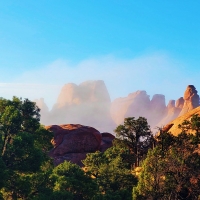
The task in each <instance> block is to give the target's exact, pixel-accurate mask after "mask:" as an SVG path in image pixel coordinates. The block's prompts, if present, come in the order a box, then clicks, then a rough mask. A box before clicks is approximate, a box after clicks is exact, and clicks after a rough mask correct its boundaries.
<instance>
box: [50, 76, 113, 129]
mask: <svg viewBox="0 0 200 200" xmlns="http://www.w3.org/2000/svg"><path fill="white" fill-rule="evenodd" d="M110 104H111V101H110V96H109V93H108V91H107V88H106V86H105V83H104V82H103V81H101V80H99V81H87V82H84V83H81V84H80V85H76V84H73V83H69V84H66V85H65V86H64V87H63V88H62V90H61V93H60V95H59V97H58V99H57V102H56V104H55V105H54V107H53V109H52V111H51V113H50V119H51V120H50V123H49V124H65V123H79V124H84V125H87V126H93V127H95V128H96V129H98V130H100V131H101V132H104V131H113V130H114V128H115V127H116V124H115V123H114V122H113V120H112V119H111V116H110Z"/></svg>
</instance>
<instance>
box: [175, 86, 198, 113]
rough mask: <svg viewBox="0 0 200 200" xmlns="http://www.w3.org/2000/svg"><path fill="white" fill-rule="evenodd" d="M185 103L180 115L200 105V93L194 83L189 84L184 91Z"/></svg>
mask: <svg viewBox="0 0 200 200" xmlns="http://www.w3.org/2000/svg"><path fill="white" fill-rule="evenodd" d="M183 99H184V105H183V108H182V110H181V112H180V114H179V116H181V115H183V114H185V113H187V112H188V111H190V110H192V109H194V108H196V107H198V106H199V95H198V94H197V90H196V88H195V87H194V86H193V85H188V86H187V88H186V91H185V93H184V97H183Z"/></svg>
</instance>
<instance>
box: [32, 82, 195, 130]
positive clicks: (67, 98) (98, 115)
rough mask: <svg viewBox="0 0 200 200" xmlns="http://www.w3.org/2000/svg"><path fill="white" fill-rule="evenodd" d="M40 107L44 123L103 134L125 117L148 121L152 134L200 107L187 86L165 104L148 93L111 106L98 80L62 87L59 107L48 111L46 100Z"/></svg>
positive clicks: (124, 98) (57, 105) (104, 87)
mask: <svg viewBox="0 0 200 200" xmlns="http://www.w3.org/2000/svg"><path fill="white" fill-rule="evenodd" d="M36 103H37V105H38V106H39V107H40V108H41V123H42V124H45V125H49V124H66V123H71V124H84V125H86V126H92V127H95V128H96V129H97V130H99V131H101V132H111V133H113V130H114V129H115V128H116V127H117V126H118V125H119V124H122V123H123V121H124V118H126V117H135V118H138V117H140V116H142V117H145V118H147V121H148V123H149V125H150V126H151V128H152V131H153V132H155V130H156V129H155V128H156V127H163V126H164V125H166V124H167V123H169V122H170V121H171V120H173V119H175V118H176V117H177V116H181V115H183V114H184V113H187V112H188V111H190V110H192V109H194V108H196V107H197V106H199V95H198V94H197V90H196V88H195V87H194V86H193V85H188V86H187V88H186V91H185V93H184V97H180V98H179V99H177V101H176V102H175V101H174V100H170V101H169V103H168V105H167V106H166V105H165V96H164V95H162V94H155V95H153V97H152V99H151V100H150V97H149V95H147V93H146V91H140V90H138V91H136V92H134V93H131V94H129V95H128V96H127V97H123V98H117V99H115V100H114V101H113V102H112V103H111V101H110V96H109V93H108V91H107V88H106V86H105V83H104V82H103V81H101V80H99V81H86V82H83V83H81V84H80V85H76V84H74V83H68V84H66V85H64V86H63V88H62V90H61V92H60V94H59V96H58V99H57V102H56V104H55V105H54V106H53V109H52V110H51V111H50V112H49V111H48V108H47V106H46V104H45V103H44V100H43V99H39V100H36Z"/></svg>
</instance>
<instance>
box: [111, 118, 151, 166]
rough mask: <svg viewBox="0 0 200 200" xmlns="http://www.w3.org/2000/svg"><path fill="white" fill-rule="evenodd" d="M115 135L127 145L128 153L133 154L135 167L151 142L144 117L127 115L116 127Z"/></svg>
mask: <svg viewBox="0 0 200 200" xmlns="http://www.w3.org/2000/svg"><path fill="white" fill-rule="evenodd" d="M115 132H116V136H117V138H119V139H120V140H122V141H124V143H125V144H126V145H127V146H128V148H129V150H130V154H133V155H134V156H135V159H136V161H135V163H134V165H135V167H137V166H139V163H140V161H141V160H142V158H143V157H144V155H146V154H147V151H148V148H149V147H150V145H151V144H152V139H153V135H152V133H151V130H150V126H149V125H148V123H147V120H146V118H144V117H139V118H138V119H135V118H134V117H128V118H125V119H124V124H123V125H119V126H118V127H117V128H116V129H115Z"/></svg>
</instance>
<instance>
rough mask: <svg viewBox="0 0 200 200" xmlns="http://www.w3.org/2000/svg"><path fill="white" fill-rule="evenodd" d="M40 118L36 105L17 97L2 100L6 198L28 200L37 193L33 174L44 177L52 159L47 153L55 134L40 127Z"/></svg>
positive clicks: (0, 123)
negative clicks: (44, 171) (47, 164)
mask: <svg viewBox="0 0 200 200" xmlns="http://www.w3.org/2000/svg"><path fill="white" fill-rule="evenodd" d="M39 119H40V114H39V108H38V107H37V106H36V104H35V103H34V102H31V101H29V100H28V99H25V100H22V99H19V98H17V97H13V99H12V100H6V99H3V98H1V99H0V134H1V138H0V145H1V161H2V166H5V170H3V171H4V172H6V173H4V174H6V175H7V178H6V179H4V180H3V187H2V190H1V191H2V193H3V196H4V198H5V199H28V198H29V196H30V194H32V193H33V192H34V191H35V190H36V188H35V189H34V188H33V184H32V182H31V180H32V177H33V175H34V174H36V173H38V174H40V175H41V174H42V173H41V168H42V166H43V165H44V164H45V163H46V162H48V160H49V158H48V156H47V154H46V153H47V151H48V150H49V148H50V146H51V144H50V138H52V136H53V134H52V133H50V132H48V131H46V130H45V129H44V127H42V126H40V123H39ZM46 139H48V141H46ZM39 172H40V173H39Z"/></svg>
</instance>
